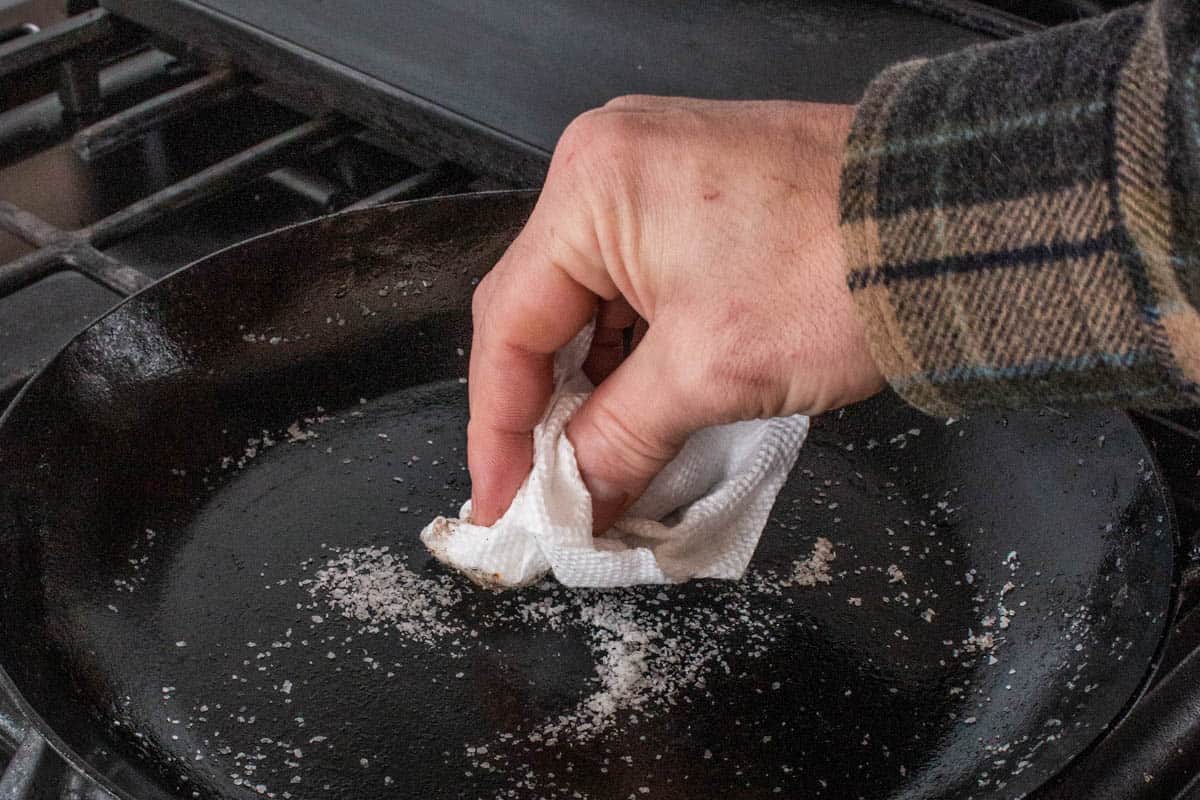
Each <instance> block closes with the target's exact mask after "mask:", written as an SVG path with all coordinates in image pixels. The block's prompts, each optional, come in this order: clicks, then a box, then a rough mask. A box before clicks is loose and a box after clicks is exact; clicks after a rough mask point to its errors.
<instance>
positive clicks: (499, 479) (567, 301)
mask: <svg viewBox="0 0 1200 800" xmlns="http://www.w3.org/2000/svg"><path fill="white" fill-rule="evenodd" d="M537 216H538V215H537V212H536V211H535V213H534V218H531V220H530V223H529V224H528V225H526V227H525V229H524V230H523V231H522V232H521V233H520V235H518V237H517V238H516V240H515V241H514V242H513V243H512V245H511V246H510V247H509V249H508V251H507V252H506V253H505V254H504V256H503V257H502V258H501V259H500V261H499V263H498V264H497V265H496V267H495V268H494V269H493V270H492V272H491V273H489V274H488V276H487V277H486V278H485V279H484V282H483V283H481V284H480V286H479V289H478V290H477V297H476V302H475V306H476V307H475V309H474V313H475V318H474V320H473V331H472V334H471V364H470V372H469V375H470V378H469V382H468V391H469V395H470V405H471V418H470V422H469V424H468V426H467V465H468V469H469V470H470V473H471V506H472V511H471V516H472V521H473V522H475V523H476V524H478V525H491V524H492V523H493V522H495V521H496V520H497V519H499V518H500V516H501V515H502V514H503V513H504V511H505V510H506V509H507V508H508V506H509V504H510V503H511V502H512V499H513V497H514V496H515V495H516V493H517V490H518V489H519V488H520V487H521V483H522V482H523V481H524V480H525V477H526V475H528V473H529V469H530V467H531V466H532V463H533V428H534V426H536V425H537V423H538V421H539V420H540V419H541V417H542V414H543V412H544V411H545V409H546V404H547V402H549V400H550V394H551V392H552V391H553V389H554V354H555V352H557V351H558V350H559V349H560V348H561V347H563V346H564V345H566V344H567V343H568V342H570V341H571V339H572V338H573V337H574V336H575V334H577V333H578V332H579V331H580V330H582V329H583V327H584V326H585V325H586V324H587V323H588V322H589V321H590V320H591V318H592V315H593V314H594V311H595V307H596V302H597V297H596V295H594V294H593V293H592V292H591V291H589V290H588V289H587V288H586V287H584V286H582V285H580V284H579V283H577V282H576V281H575V280H574V279H573V278H572V277H571V276H570V274H569V273H568V272H567V271H566V270H565V269H562V268H560V267H559V266H558V263H559V262H558V261H557V260H556V258H555V257H554V250H555V249H558V248H556V247H555V243H554V240H553V234H551V233H550V232H549V230H548V229H547V228H546V227H544V226H542V225H540V224H538V222H537V221H536V220H535V218H536V217H537Z"/></svg>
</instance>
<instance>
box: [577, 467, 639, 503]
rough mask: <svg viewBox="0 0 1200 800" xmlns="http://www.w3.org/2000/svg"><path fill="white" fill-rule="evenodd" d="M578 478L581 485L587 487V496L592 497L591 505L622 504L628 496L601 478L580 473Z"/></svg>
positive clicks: (613, 484)
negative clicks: (581, 480)
mask: <svg viewBox="0 0 1200 800" xmlns="http://www.w3.org/2000/svg"><path fill="white" fill-rule="evenodd" d="M579 477H581V478H583V485H584V486H586V487H587V490H588V494H590V495H591V496H592V502H593V503H603V504H604V505H611V504H613V503H620V502H623V501H624V500H625V498H626V497H627V496H628V493H627V492H626V491H625V490H624V489H622V488H621V487H620V486H617V485H616V484H615V483H612V482H610V481H606V480H604V479H603V478H597V477H596V476H595V475H588V474H587V473H582V472H581V473H580V474H579Z"/></svg>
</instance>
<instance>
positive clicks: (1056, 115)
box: [846, 100, 1108, 164]
mask: <svg viewBox="0 0 1200 800" xmlns="http://www.w3.org/2000/svg"><path fill="white" fill-rule="evenodd" d="M1107 107H1108V103H1107V101H1105V100H1093V101H1091V102H1090V103H1074V104H1072V105H1069V106H1065V107H1061V108H1052V109H1048V110H1041V111H1033V112H1030V113H1028V114H1021V115H1019V116H1015V117H1006V118H1004V119H1001V120H997V121H995V122H992V123H990V124H987V125H981V126H977V127H971V128H959V129H955V130H948V131H942V132H939V133H930V134H926V135H925V136H918V137H915V138H912V139H903V140H901V141H896V142H889V143H888V144H885V145H881V146H879V147H872V148H871V149H870V150H861V151H857V152H855V151H851V152H850V153H848V154H847V156H846V162H847V163H850V164H853V163H856V162H859V161H867V160H869V159H874V158H879V157H881V156H898V155H903V154H905V153H909V152H912V151H914V150H925V149H929V148H932V147H942V146H944V145H947V144H958V143H960V142H972V141H975V140H976V139H982V138H984V137H986V136H996V135H1000V134H1005V133H1011V132H1013V131H1019V130H1023V129H1025V128H1040V127H1045V126H1046V124H1047V123H1050V122H1053V123H1060V122H1071V121H1073V120H1076V119H1079V118H1081V117H1087V116H1091V115H1093V114H1099V113H1101V112H1103V111H1104V110H1105V109H1106V108H1107Z"/></svg>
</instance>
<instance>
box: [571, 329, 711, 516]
mask: <svg viewBox="0 0 1200 800" xmlns="http://www.w3.org/2000/svg"><path fill="white" fill-rule="evenodd" d="M656 334H658V335H656ZM664 338H666V337H664V336H663V334H661V332H660V331H656V330H655V329H654V328H653V327H651V328H650V331H649V332H648V333H647V334H646V336H645V338H644V339H643V340H642V341H641V343H640V344H639V345H638V346H637V348H635V349H634V351H633V352H632V353H631V354H630V355H629V357H628V358H626V359H625V361H624V362H623V363H622V364H621V365H620V366H619V367H618V368H617V369H616V371H614V372H613V373H612V374H611V375H609V376H608V378H606V379H605V380H604V381H603V382H602V383H601V384H600V386H599V387H597V388H596V391H595V392H594V393H593V394H592V396H591V397H589V398H588V400H587V402H586V403H584V404H583V407H582V408H580V409H579V411H578V413H576V414H575V417H574V418H573V419H572V420H571V422H570V423H569V424H568V425H567V438H568V439H569V440H570V441H571V444H572V445H573V446H574V448H575V458H576V462H577V463H578V465H579V472H580V476H581V477H582V478H583V482H584V484H586V485H587V488H588V492H589V494H591V496H592V530H593V532H595V533H597V534H598V533H603V532H604V531H606V530H608V529H609V528H610V527H612V524H613V523H614V522H616V520H617V518H618V517H620V516H621V514H622V513H623V512H624V511H625V509H626V508H628V507H629V506H630V505H631V504H632V503H633V501H634V500H636V499H637V498H638V497H640V496H641V494H642V492H644V491H645V490H646V487H647V486H648V485H649V484H650V481H651V480H652V479H653V478H654V476H655V475H657V474H658V473H659V472H660V471H661V470H662V468H663V467H665V466H666V465H667V463H668V462H669V461H670V460H671V459H672V458H674V457H675V456H676V454H678V453H679V450H680V449H681V448H682V447H683V444H684V442H685V441H686V440H687V437H688V435H689V434H690V433H692V431H694V430H696V429H697V428H699V427H701V424H700V423H698V422H696V421H694V420H693V419H692V418H691V417H690V416H689V414H688V411H687V409H688V408H689V406H690V404H688V403H685V402H683V398H682V393H681V392H680V391H679V389H678V387H676V386H672V385H668V384H670V381H667V380H665V379H666V378H667V376H668V375H669V374H670V370H669V369H668V365H669V364H670V360H669V359H670V358H671V349H670V348H669V346H668V345H666V343H665V342H664V341H663V339H664Z"/></svg>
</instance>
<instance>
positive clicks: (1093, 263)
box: [842, 0, 1200, 415]
mask: <svg viewBox="0 0 1200 800" xmlns="http://www.w3.org/2000/svg"><path fill="white" fill-rule="evenodd" d="M1168 6H1169V7H1170V8H1169V9H1168V10H1169V11H1170V12H1171V13H1169V14H1168V13H1167V11H1164V9H1166V8H1167V7H1168ZM1181 9H1182V10H1181ZM1189 15H1191V16H1200V11H1198V10H1197V9H1196V7H1195V6H1191V7H1190V8H1189V7H1186V6H1185V5H1182V0H1160V2H1159V3H1158V4H1156V6H1155V7H1153V8H1151V9H1149V10H1143V9H1138V10H1134V11H1126V12H1123V13H1122V14H1120V15H1114V16H1112V17H1111V18H1110V19H1107V20H1102V21H1101V22H1099V23H1096V24H1092V25H1090V26H1079V27H1078V28H1075V29H1064V30H1060V31H1055V32H1052V33H1050V34H1046V35H1045V36H1044V37H1043V38H1042V39H1041V40H1040V41H1039V40H1037V39H1026V40H1018V41H1016V42H1013V43H1005V44H1004V45H1000V46H992V47H989V48H979V49H974V50H968V51H964V52H963V53H960V54H955V55H952V56H949V57H947V58H944V59H937V60H934V61H929V62H926V61H922V62H913V63H910V64H904V65H900V66H898V67H894V68H892V69H890V70H888V71H887V72H885V73H884V74H883V75H881V76H880V77H879V78H878V79H877V80H876V81H875V83H874V84H873V85H872V86H871V88H870V89H869V90H868V92H867V94H866V96H865V98H864V100H863V102H862V104H861V105H860V107H859V111H858V118H857V120H856V123H855V128H854V131H853V133H852V135H851V138H850V142H849V145H848V150H847V156H846V162H845V167H844V170H843V184H842V232H843V235H844V240H845V245H846V252H847V256H848V260H849V266H850V273H849V283H850V287H851V290H852V292H853V296H854V298H855V302H856V304H857V307H858V309H859V311H860V315H861V316H862V318H863V320H864V322H865V323H866V326H867V329H868V335H869V340H870V343H871V347H872V350H873V353H874V355H875V357H876V360H877V362H878V364H879V366H880V368H881V369H882V371H883V372H884V374H885V375H886V376H887V377H888V379H889V381H890V382H891V383H892V385H893V387H894V388H895V389H896V390H897V391H898V392H899V393H900V394H901V395H902V396H904V397H905V398H906V399H907V400H908V401H909V402H911V403H913V404H914V405H916V406H918V407H920V408H923V409H925V410H927V411H929V412H931V413H934V414H940V415H953V414H957V413H960V412H961V411H962V410H963V409H964V408H969V407H973V406H981V405H1002V406H1027V405H1036V404H1040V403H1050V402H1053V403H1072V402H1080V403H1106V404H1124V405H1140V406H1178V405H1187V404H1194V403H1196V402H1197V397H1198V394H1197V391H1196V384H1197V381H1200V314H1197V309H1196V307H1195V306H1194V305H1193V304H1192V303H1191V302H1189V298H1188V295H1187V292H1186V290H1185V282H1184V280H1183V279H1182V277H1181V276H1182V275H1183V274H1184V272H1185V271H1187V270H1200V265H1197V264H1192V263H1190V262H1188V261H1187V259H1186V258H1185V257H1183V256H1181V254H1180V253H1179V252H1177V246H1176V245H1177V240H1178V236H1177V229H1176V227H1175V221H1174V218H1173V216H1172V215H1173V213H1177V211H1176V210H1174V209H1178V208H1179V207H1180V206H1181V204H1180V202H1179V199H1180V198H1179V192H1180V191H1181V190H1180V189H1179V187H1178V186H1177V185H1175V184H1173V183H1172V180H1171V175H1170V174H1169V172H1168V164H1169V163H1170V157H1171V152H1170V147H1171V145H1170V141H1171V136H1170V133H1171V130H1172V127H1171V126H1172V125H1178V124H1179V119H1178V114H1174V112H1173V110H1172V107H1171V106H1170V102H1169V94H1170V89H1171V86H1172V84H1171V75H1172V61H1171V48H1170V47H1169V46H1168V39H1169V37H1170V35H1171V30H1169V28H1170V27H1171V25H1174V26H1176V27H1177V26H1178V25H1180V24H1181V23H1180V22H1179V20H1180V19H1183V20H1184V21H1185V22H1186V21H1187V20H1188V19H1189V18H1190V17H1189ZM1168 18H1169V19H1170V20H1171V22H1170V23H1165V22H1164V20H1166V19H1168ZM1021 48H1024V49H1021ZM1093 52H1094V53H1095V55H1094V56H1091V55H1090V54H1091V53H1093ZM1081 53H1083V54H1087V55H1086V57H1092V58H1094V63H1088V62H1087V60H1086V57H1082V58H1081V56H1080V54H1081ZM1024 54H1028V56H1027V57H1024ZM1197 58H1200V56H1197ZM1026 65H1028V66H1026ZM1024 69H1028V71H1029V74H1028V75H1025V74H1022V70H1024ZM1175 71H1176V72H1178V70H1175ZM963 75H969V76H972V79H977V80H979V81H981V86H979V87H978V89H979V91H978V92H970V91H964V87H963V86H962V85H961V84H957V83H953V82H954V81H959V80H961V79H962V76H963ZM1060 75H1061V79H1057V80H1056V78H1059V76H1060ZM988 81H990V84H988V85H982V84H983V83H985V82H988ZM943 84H944V89H943ZM989 87H990V88H989ZM989 92H991V94H989ZM993 96H994V98H995V107H994V108H993V107H991V105H989V103H990V102H991V98H992V97H993ZM949 98H957V100H956V101H955V102H951V101H950V100H949ZM963 98H966V99H963ZM931 100H932V101H933V103H932V104H931ZM939 103H940V105H939ZM956 103H957V105H956ZM926 104H931V105H928V110H927V106H926ZM1072 148H1075V149H1074V150H1073V149H1072ZM1014 155H1015V158H1014ZM1002 156H1003V157H1002ZM1071 159H1078V161H1079V163H1078V164H1075V163H1073V162H1072V161H1071ZM981 170H983V171H982V172H981ZM923 176H928V178H927V179H926V180H927V181H928V187H927V188H926V187H925V186H924V184H920V183H914V181H920V180H921V179H922V177H923ZM1043 176H1044V177H1043ZM1183 191H1187V189H1186V188H1185V189H1184V190H1183ZM1173 193H1174V194H1173ZM1189 201H1190V203H1192V206H1191V207H1193V208H1195V207H1196V204H1197V203H1200V198H1195V197H1190V198H1189ZM1182 206H1183V207H1185V208H1186V207H1188V204H1187V203H1183V204H1182Z"/></svg>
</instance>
